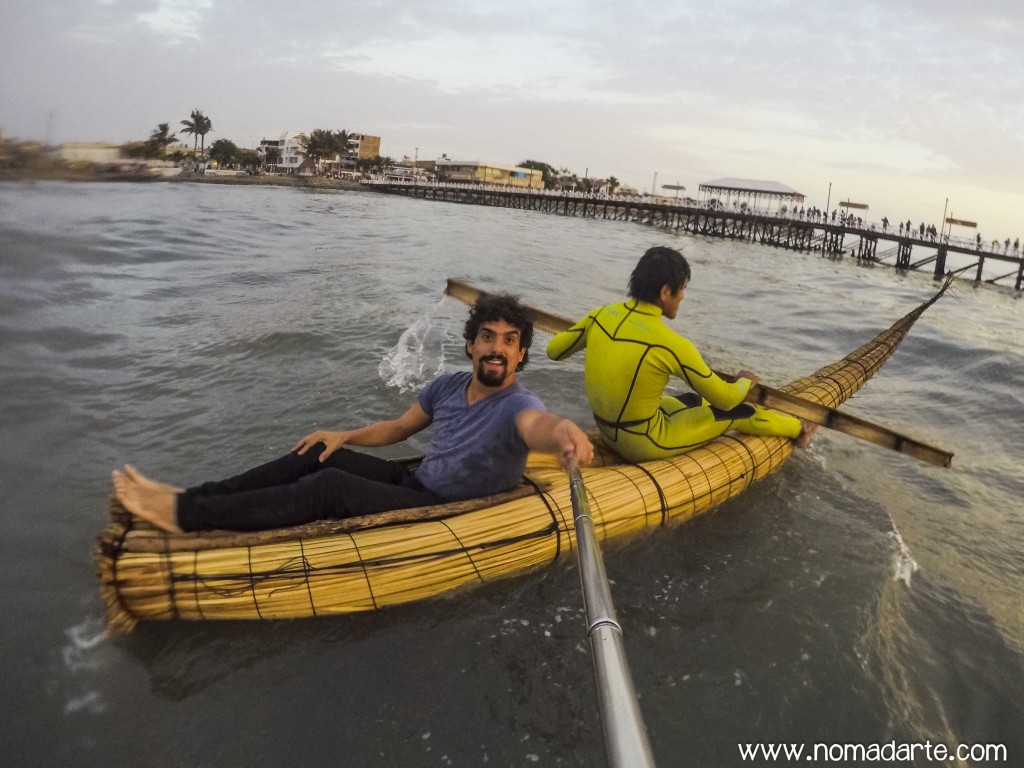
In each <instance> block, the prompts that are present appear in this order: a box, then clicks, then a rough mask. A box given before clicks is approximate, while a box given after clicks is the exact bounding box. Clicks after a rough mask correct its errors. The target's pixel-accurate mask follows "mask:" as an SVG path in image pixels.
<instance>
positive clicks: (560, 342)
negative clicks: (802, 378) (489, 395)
mask: <svg viewBox="0 0 1024 768" xmlns="http://www.w3.org/2000/svg"><path fill="white" fill-rule="evenodd" d="M689 282H690V265H689V264H688V263H687V261H686V259H685V258H684V257H683V255H682V254H681V253H679V251H676V250H673V249H672V248H666V247H657V248H651V249H650V250H648V251H647V252H646V253H645V254H644V255H643V257H641V259H640V261H639V263H637V265H636V268H635V269H634V270H633V274H632V275H631V276H630V278H629V296H630V298H629V299H628V300H627V301H624V302H617V303H614V304H608V305H607V306H604V307H601V308H600V309H595V310H594V311H593V312H591V313H590V314H588V315H587V316H586V317H585V318H583V319H582V320H580V321H579V322H578V323H576V324H575V325H574V326H572V327H571V328H569V329H568V330H567V331H564V332H562V333H559V334H558V335H557V336H555V337H554V338H553V339H552V340H551V343H550V344H548V349H547V353H548V357H550V358H551V359H552V360H564V359H565V358H567V357H569V356H570V355H573V354H575V353H576V352H579V351H580V350H581V349H584V348H586V350H587V355H586V362H585V365H584V371H585V379H586V389H587V400H588V401H589V403H590V408H591V410H592V411H593V412H594V420H595V421H596V422H597V425H598V427H599V429H600V432H601V435H602V437H604V439H605V440H606V441H607V442H608V443H609V445H611V446H612V447H613V448H614V449H615V451H616V452H617V453H619V455H621V456H622V457H623V458H624V459H626V460H627V461H632V462H640V461H649V460H652V459H663V458H668V457H670V456H676V455H678V454H680V453H684V452H686V451H688V450H691V449H692V448H696V447H697V446H699V445H702V444H704V443H706V442H708V441H709V440H712V439H713V438H715V437H718V436H719V435H721V434H723V433H724V432H726V431H727V430H730V429H735V430H738V431H740V432H745V433H747V434H751V435H778V436H782V437H790V438H793V439H795V440H796V443H797V445H798V446H800V447H805V446H806V445H808V444H809V443H810V442H811V438H812V437H813V435H814V432H815V431H816V430H817V425H816V424H812V423H810V422H802V421H801V420H800V419H797V418H795V417H793V416H787V415H785V414H781V413H776V412H774V411H770V410H767V409H765V408H761V407H757V406H753V405H750V404H747V403H744V402H743V400H744V398H745V397H746V395H747V393H748V392H749V391H750V388H751V387H752V386H753V385H754V384H756V383H757V382H758V378H757V376H755V375H754V374H753V373H751V372H750V371H741V372H740V373H739V376H738V377H737V379H736V380H735V381H733V382H727V381H725V380H724V379H722V378H721V377H719V376H718V375H716V374H715V373H714V372H713V371H712V370H711V368H709V367H708V365H707V363H705V362H704V360H703V358H702V357H701V355H700V352H698V351H697V348H696V347H695V346H694V345H693V344H692V343H691V342H690V341H689V340H687V339H685V338H683V337H682V336H680V335H679V334H677V333H676V332H675V331H673V330H672V329H670V328H669V327H668V326H667V325H666V324H665V321H664V320H663V319H662V317H663V316H664V317H666V318H668V319H669V320H673V319H675V317H676V314H677V313H678V311H679V304H680V302H682V300H683V296H684V294H685V291H686V286H687V285H688V284H689ZM670 376H678V377H680V378H682V379H684V380H685V381H686V383H687V384H689V385H690V386H691V387H692V388H693V389H694V390H695V391H694V392H687V393H685V394H683V395H679V396H676V397H673V396H669V395H665V394H664V390H665V386H666V385H667V384H668V380H669V377H670Z"/></svg>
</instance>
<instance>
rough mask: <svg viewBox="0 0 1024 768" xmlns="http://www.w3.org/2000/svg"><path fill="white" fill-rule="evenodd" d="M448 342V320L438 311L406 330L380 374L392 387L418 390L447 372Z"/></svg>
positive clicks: (378, 370)
mask: <svg viewBox="0 0 1024 768" xmlns="http://www.w3.org/2000/svg"><path fill="white" fill-rule="evenodd" d="M439 306H440V305H439ZM444 342H445V328H444V322H443V321H442V320H441V319H440V318H439V317H438V315H437V310H435V311H434V312H431V313H430V314H429V315H427V316H426V317H422V318H420V319H419V320H417V321H416V322H415V323H413V324H412V325H411V326H410V327H409V328H406V329H405V330H404V331H403V332H402V335H401V336H400V337H399V339H398V343H397V344H395V346H394V347H392V348H391V350H390V351H389V352H388V353H387V354H386V355H385V356H384V359H383V360H381V362H380V366H379V367H378V369H377V373H378V374H379V375H380V377H381V379H383V380H384V383H385V384H387V385H388V386H389V387H397V388H398V389H399V391H401V392H403V393H404V392H414V391H416V390H418V389H420V387H422V386H423V385H424V384H425V383H427V382H428V381H430V380H431V379H433V378H435V377H436V376H437V375H438V374H440V373H442V372H443V371H444Z"/></svg>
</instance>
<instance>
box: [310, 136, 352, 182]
mask: <svg viewBox="0 0 1024 768" xmlns="http://www.w3.org/2000/svg"><path fill="white" fill-rule="evenodd" d="M349 137H350V134H349V132H348V131H344V130H342V131H331V130H328V129H326V128H317V129H315V130H313V131H311V132H310V133H309V134H305V133H303V134H300V135H299V149H300V150H301V151H302V154H304V155H305V156H306V157H308V158H310V159H311V160H312V161H313V162H314V163H315V164H316V169H317V173H319V172H320V162H321V160H323V158H325V157H333V156H334V155H340V156H341V157H348V155H349V147H348V140H349Z"/></svg>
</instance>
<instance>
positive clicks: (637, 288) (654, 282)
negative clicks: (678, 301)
mask: <svg viewBox="0 0 1024 768" xmlns="http://www.w3.org/2000/svg"><path fill="white" fill-rule="evenodd" d="M689 280H690V265H689V263H688V262H687V261H686V259H685V258H684V257H683V254H681V253H680V252H679V251H677V250H675V249H674V248H667V247H665V246H664V245H659V246H655V247H654V248H649V249H648V250H647V253H645V254H644V255H643V256H641V257H640V261H638V262H637V264H636V268H635V269H634V270H633V274H631V275H630V276H629V295H630V296H632V297H633V298H634V299H639V300H640V301H646V302H649V303H650V304H657V303H658V300H659V299H660V298H661V286H663V285H667V286H668V287H669V289H670V290H671V291H672V292H673V293H675V292H676V291H678V290H679V289H680V288H682V287H683V286H684V285H686V283H687V282H689Z"/></svg>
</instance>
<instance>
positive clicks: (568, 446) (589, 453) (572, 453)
mask: <svg viewBox="0 0 1024 768" xmlns="http://www.w3.org/2000/svg"><path fill="white" fill-rule="evenodd" d="M555 435H556V437H557V438H558V440H559V441H560V442H561V444H562V451H561V453H560V454H559V458H560V459H561V461H562V466H563V467H564V468H565V469H568V468H569V462H570V461H571V460H572V459H573V458H575V459H576V463H577V464H579V466H581V467H585V466H587V465H588V464H590V462H592V461H593V460H594V445H593V443H591V442H590V438H589V437H587V433H586V432H584V431H583V430H582V429H580V428H579V427H578V426H576V424H575V423H574V422H571V421H569V420H568V419H562V421H561V422H560V423H559V424H558V426H557V427H556V428H555Z"/></svg>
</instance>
